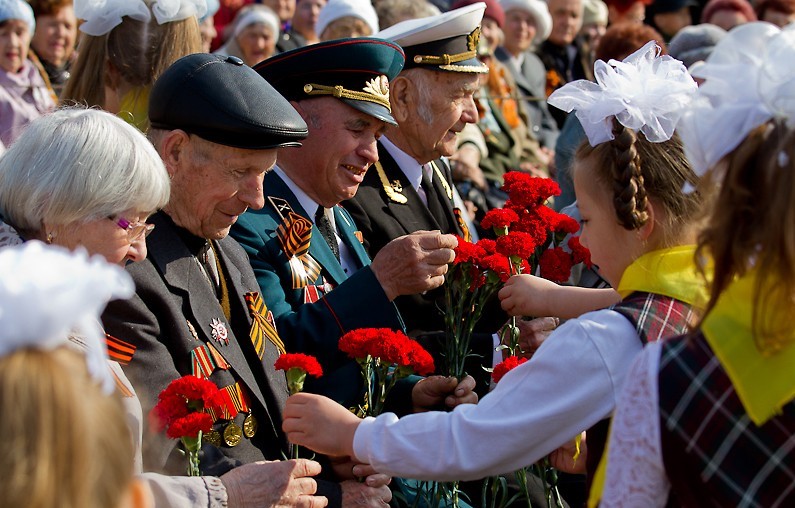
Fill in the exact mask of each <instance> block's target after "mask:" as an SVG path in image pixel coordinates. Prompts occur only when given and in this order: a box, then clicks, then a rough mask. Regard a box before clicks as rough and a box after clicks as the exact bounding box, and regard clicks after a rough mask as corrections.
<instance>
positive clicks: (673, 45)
mask: <svg viewBox="0 0 795 508" xmlns="http://www.w3.org/2000/svg"><path fill="white" fill-rule="evenodd" d="M727 33H728V32H726V30H724V29H723V28H721V27H719V26H715V25H711V24H709V23H701V24H700V25H693V26H686V27H684V28H683V29H681V30H679V32H678V33H677V34H676V35H674V38H673V39H671V42H670V43H669V44H668V54H669V55H671V56H672V57H674V58H676V59H677V60H681V61H682V63H684V64H685V66H687V68H688V69H689V68H690V67H691V66H692V65H693V64H694V63H696V62H702V61H704V60H706V59H707V57H708V56H709V54H710V53H712V50H713V49H715V45H716V44H717V43H718V42H719V41H720V40H721V39H723V38H724V37H725V36H726V34H727ZM696 81H698V80H696Z"/></svg>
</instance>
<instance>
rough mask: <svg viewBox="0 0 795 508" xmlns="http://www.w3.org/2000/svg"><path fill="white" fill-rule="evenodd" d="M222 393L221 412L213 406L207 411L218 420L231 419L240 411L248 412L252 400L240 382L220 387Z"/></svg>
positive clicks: (214, 419)
mask: <svg viewBox="0 0 795 508" xmlns="http://www.w3.org/2000/svg"><path fill="white" fill-rule="evenodd" d="M219 390H220V392H221V394H220V407H221V414H218V413H217V412H216V411H215V410H214V409H213V408H207V409H206V410H205V411H207V413H209V415H210V416H211V417H212V418H213V421H216V420H231V419H233V418H234V417H235V416H236V415H237V414H238V413H248V412H249V408H250V407H251V400H250V399H249V397H248V394H247V393H246V390H245V389H243V388H242V387H241V386H240V383H235V384H232V385H229V386H225V387H224V388H220V389H219Z"/></svg>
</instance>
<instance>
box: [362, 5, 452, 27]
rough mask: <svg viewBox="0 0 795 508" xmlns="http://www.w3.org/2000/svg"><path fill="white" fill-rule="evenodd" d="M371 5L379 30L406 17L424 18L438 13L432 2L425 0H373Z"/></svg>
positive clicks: (404, 19)
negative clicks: (373, 8) (376, 16)
mask: <svg viewBox="0 0 795 508" xmlns="http://www.w3.org/2000/svg"><path fill="white" fill-rule="evenodd" d="M373 5H374V6H375V12H376V13H377V14H378V26H379V27H381V30H386V29H387V28H389V27H390V26H392V25H394V24H396V23H400V22H401V21H406V20H407V19H416V18H425V17H428V16H435V15H437V14H439V13H440V11H439V9H438V8H437V7H436V6H435V5H434V4H432V3H430V2H428V1H426V0H375V1H374V2H373Z"/></svg>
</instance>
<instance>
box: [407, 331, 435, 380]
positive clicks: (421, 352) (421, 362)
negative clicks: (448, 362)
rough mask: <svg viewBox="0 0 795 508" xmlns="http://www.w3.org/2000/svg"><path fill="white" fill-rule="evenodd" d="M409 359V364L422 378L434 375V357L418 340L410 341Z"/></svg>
mask: <svg viewBox="0 0 795 508" xmlns="http://www.w3.org/2000/svg"><path fill="white" fill-rule="evenodd" d="M408 357H409V363H410V365H411V368H412V370H414V372H416V373H417V374H419V375H420V376H427V375H430V374H433V371H434V370H435V366H434V364H433V357H432V356H431V355H430V353H428V351H426V350H425V348H424V347H422V346H421V345H420V343H419V342H417V341H416V340H410V346H409V353H408Z"/></svg>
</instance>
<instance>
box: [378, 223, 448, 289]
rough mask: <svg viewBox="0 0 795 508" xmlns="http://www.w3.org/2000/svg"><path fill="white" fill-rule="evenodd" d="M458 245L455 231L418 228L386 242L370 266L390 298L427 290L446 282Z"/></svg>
mask: <svg viewBox="0 0 795 508" xmlns="http://www.w3.org/2000/svg"><path fill="white" fill-rule="evenodd" d="M457 245H458V241H457V240H456V238H455V236H453V235H443V234H441V233H440V232H439V231H416V232H414V233H412V234H410V235H406V236H401V237H399V238H395V239H394V240H392V241H391V242H389V243H388V244H386V245H385V246H384V247H383V248H382V249H381V250H380V251H379V252H378V254H376V256H375V259H373V262H372V264H371V265H370V268H371V269H372V270H373V273H374V274H375V277H376V279H378V282H379V283H380V284H381V287H382V288H383V289H384V293H386V296H387V298H389V300H390V301H392V300H394V299H395V298H397V297H398V296H401V295H414V294H419V293H423V292H425V291H429V290H431V289H435V288H437V287H439V286H441V285H442V284H443V283H444V275H445V274H446V273H447V265H448V263H451V262H452V261H453V259H454V258H455V251H454V250H453V249H455V248H456V246H457Z"/></svg>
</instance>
